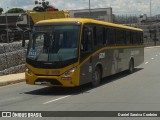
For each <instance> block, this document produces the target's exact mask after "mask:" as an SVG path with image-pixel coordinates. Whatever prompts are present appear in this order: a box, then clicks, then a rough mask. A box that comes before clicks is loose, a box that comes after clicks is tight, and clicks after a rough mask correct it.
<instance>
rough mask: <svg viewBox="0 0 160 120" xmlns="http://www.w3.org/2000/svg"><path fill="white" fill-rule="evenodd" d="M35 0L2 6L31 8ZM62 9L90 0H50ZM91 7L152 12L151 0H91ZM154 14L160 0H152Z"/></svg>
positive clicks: (0, 1)
mask: <svg viewBox="0 0 160 120" xmlns="http://www.w3.org/2000/svg"><path fill="white" fill-rule="evenodd" d="M34 1H35V0H0V7H2V8H3V9H4V11H6V10H8V9H11V8H16V7H20V8H24V9H25V10H28V9H29V10H31V9H32V8H33V7H34V6H35V5H34ZM48 1H49V2H50V4H51V5H54V6H55V7H56V8H58V9H60V10H76V9H88V3H89V0H48ZM90 1H91V8H92V9H93V8H107V7H112V8H113V13H114V14H119V15H140V14H147V15H149V14H150V0H90ZM151 3H152V4H151V5H152V9H151V11H152V15H157V14H160V0H151Z"/></svg>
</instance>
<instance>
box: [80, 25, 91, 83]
mask: <svg viewBox="0 0 160 120" xmlns="http://www.w3.org/2000/svg"><path fill="white" fill-rule="evenodd" d="M82 34H83V35H82V40H81V44H80V83H79V84H80V85H82V84H85V83H88V82H91V81H92V56H91V54H92V30H91V29H90V28H89V27H83V33H82Z"/></svg>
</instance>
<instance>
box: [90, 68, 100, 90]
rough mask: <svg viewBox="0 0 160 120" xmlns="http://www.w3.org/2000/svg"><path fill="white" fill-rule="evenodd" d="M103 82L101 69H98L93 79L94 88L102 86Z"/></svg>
mask: <svg viewBox="0 0 160 120" xmlns="http://www.w3.org/2000/svg"><path fill="white" fill-rule="evenodd" d="M100 81H101V70H100V68H99V67H96V69H95V71H94V73H93V78H92V86H93V87H97V86H98V85H99V84H100Z"/></svg>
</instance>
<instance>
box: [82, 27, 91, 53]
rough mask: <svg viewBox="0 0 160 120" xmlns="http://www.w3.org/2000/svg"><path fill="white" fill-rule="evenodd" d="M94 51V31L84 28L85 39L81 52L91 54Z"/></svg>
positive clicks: (83, 39)
mask: <svg viewBox="0 0 160 120" xmlns="http://www.w3.org/2000/svg"><path fill="white" fill-rule="evenodd" d="M91 50H92V31H91V30H90V29H89V28H87V27H84V29H83V38H82V41H81V51H84V52H87V51H88V52H89V51H91Z"/></svg>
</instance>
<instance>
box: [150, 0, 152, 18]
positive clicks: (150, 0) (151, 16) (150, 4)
mask: <svg viewBox="0 0 160 120" xmlns="http://www.w3.org/2000/svg"><path fill="white" fill-rule="evenodd" d="M150 17H152V1H151V0H150Z"/></svg>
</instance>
